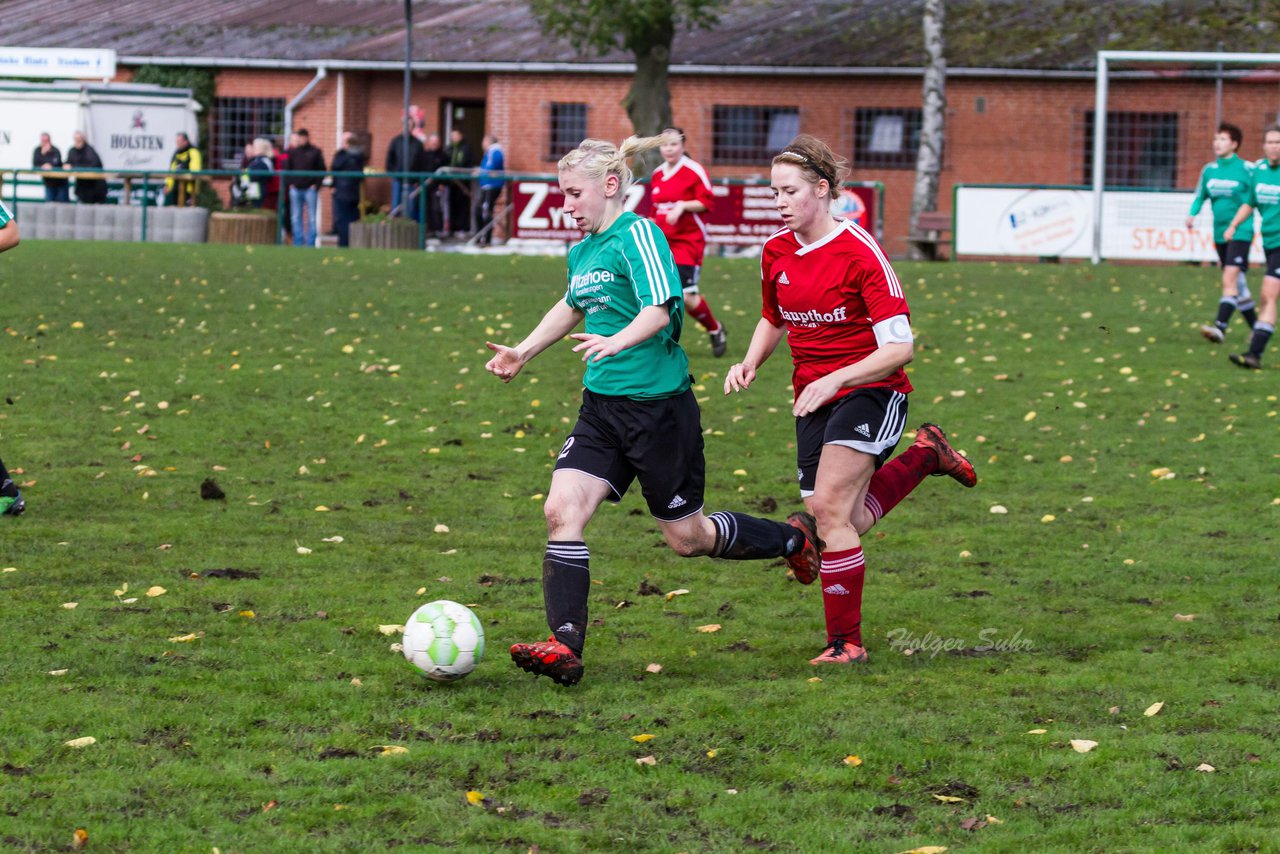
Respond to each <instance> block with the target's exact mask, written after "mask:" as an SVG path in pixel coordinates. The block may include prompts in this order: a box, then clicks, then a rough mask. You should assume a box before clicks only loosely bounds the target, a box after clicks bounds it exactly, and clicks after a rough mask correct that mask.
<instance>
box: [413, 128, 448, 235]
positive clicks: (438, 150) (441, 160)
mask: <svg viewBox="0 0 1280 854" xmlns="http://www.w3.org/2000/svg"><path fill="white" fill-rule="evenodd" d="M448 162H449V159H448V158H447V157H446V156H445V153H444V147H443V146H442V145H441V144H440V134H438V133H432V134H428V135H427V140H426V144H425V145H424V146H423V148H422V152H421V154H419V155H418V159H417V160H415V161H414V162H413V171H414V172H426V173H431V172H436V171H437V170H440V169H443V168H444V167H445V165H446V164H448ZM441 189H443V188H442V187H441V185H440V182H439V181H437V180H435V179H434V178H433V179H431V180H429V181H427V182H426V183H425V184H423V187H422V191H423V192H424V193H426V194H427V233H428V234H432V235H434V234H439V233H440V232H442V231H444V209H443V206H442V205H441V203H440V191H441ZM414 210H415V211H416V210H417V206H416V205H415V206H414ZM416 218H417V217H416V216H415V219H416Z"/></svg>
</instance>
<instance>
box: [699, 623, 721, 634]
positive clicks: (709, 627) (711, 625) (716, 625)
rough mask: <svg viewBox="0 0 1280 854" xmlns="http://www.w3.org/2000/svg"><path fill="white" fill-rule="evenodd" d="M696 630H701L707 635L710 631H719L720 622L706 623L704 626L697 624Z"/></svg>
mask: <svg viewBox="0 0 1280 854" xmlns="http://www.w3.org/2000/svg"><path fill="white" fill-rule="evenodd" d="M698 631H700V632H702V633H703V634H704V635H709V634H711V633H712V632H718V631H720V624H719V623H708V624H707V625H705V626H698Z"/></svg>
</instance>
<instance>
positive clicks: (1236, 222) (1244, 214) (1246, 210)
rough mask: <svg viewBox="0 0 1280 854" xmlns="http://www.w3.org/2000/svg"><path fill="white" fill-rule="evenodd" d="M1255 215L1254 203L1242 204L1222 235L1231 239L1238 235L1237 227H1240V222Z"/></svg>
mask: <svg viewBox="0 0 1280 854" xmlns="http://www.w3.org/2000/svg"><path fill="white" fill-rule="evenodd" d="M1251 216H1253V206H1252V205H1241V206H1240V210H1238V211H1236V215H1235V216H1233V217H1232V218H1231V224H1230V225H1228V226H1227V227H1226V229H1225V230H1224V231H1223V232H1222V236H1223V237H1225V238H1227V240H1230V239H1231V238H1233V237H1235V236H1236V229H1237V228H1239V227H1240V223H1242V222H1244V221H1245V220H1246V219H1248V218H1249V217H1251Z"/></svg>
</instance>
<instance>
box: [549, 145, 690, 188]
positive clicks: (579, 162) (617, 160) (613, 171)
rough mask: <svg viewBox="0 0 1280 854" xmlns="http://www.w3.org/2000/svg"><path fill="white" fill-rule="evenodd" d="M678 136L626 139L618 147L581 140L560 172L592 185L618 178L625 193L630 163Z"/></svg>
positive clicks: (563, 158) (568, 156)
mask: <svg viewBox="0 0 1280 854" xmlns="http://www.w3.org/2000/svg"><path fill="white" fill-rule="evenodd" d="M678 140H679V136H678V135H677V134H674V133H666V134H661V135H659V136H629V137H627V138H626V139H624V140H623V141H622V145H621V146H615V145H614V144H613V143H612V142H606V141H605V140H603V139H584V140H583V141H582V142H581V143H580V144H579V145H578V147H577V148H575V149H574V150H573V151H570V152H569V153H568V154H566V155H565V156H564V157H562V158H560V163H559V168H560V171H561V172H567V171H569V170H570V169H576V170H577V171H579V172H581V173H582V174H584V175H586V176H587V177H588V178H591V179H592V180H595V181H601V182H603V181H604V179H605V178H606V177H608V176H609V175H617V176H618V188H619V191H620V192H626V190H627V188H628V187H630V186H631V181H632V174H631V165H630V164H631V160H632V159H633V158H634V157H635V156H636V155H637V154H640V153H641V152H643V151H648V150H649V149H652V148H657V147H658V146H660V145H662V144H664V143H667V142H676V141H678Z"/></svg>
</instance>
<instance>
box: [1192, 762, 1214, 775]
mask: <svg viewBox="0 0 1280 854" xmlns="http://www.w3.org/2000/svg"><path fill="white" fill-rule="evenodd" d="M1196 770H1197V771H1203V772H1204V773H1206V774H1212V773H1213V772H1214V771H1217V770H1218V769H1217V768H1214V767H1213V766H1212V765H1210V764H1209V763H1208V762H1201V763H1200V764H1199V765H1197V766H1196Z"/></svg>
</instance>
